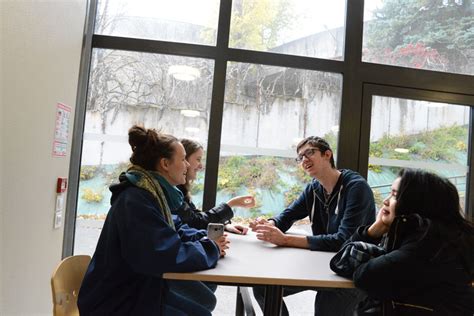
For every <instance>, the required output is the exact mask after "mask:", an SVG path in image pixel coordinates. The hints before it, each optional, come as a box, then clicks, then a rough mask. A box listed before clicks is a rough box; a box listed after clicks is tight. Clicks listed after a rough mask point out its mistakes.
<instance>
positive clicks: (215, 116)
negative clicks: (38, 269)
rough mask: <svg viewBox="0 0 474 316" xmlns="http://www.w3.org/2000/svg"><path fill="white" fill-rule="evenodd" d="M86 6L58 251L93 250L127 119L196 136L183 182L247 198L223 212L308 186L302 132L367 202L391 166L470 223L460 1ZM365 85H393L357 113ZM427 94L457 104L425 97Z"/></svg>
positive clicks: (466, 20) (466, 7)
mask: <svg viewBox="0 0 474 316" xmlns="http://www.w3.org/2000/svg"><path fill="white" fill-rule="evenodd" d="M91 7H92V9H91V12H96V14H95V16H91V17H90V21H89V23H88V27H89V32H88V34H87V40H86V42H85V43H86V47H85V50H84V59H83V61H84V63H85V64H87V65H88V67H89V68H87V67H85V68H84V69H86V68H87V71H84V72H83V73H82V74H81V76H82V82H84V84H83V89H81V91H80V93H81V98H82V100H83V102H82V101H81V102H82V103H80V104H79V106H78V109H79V110H78V112H77V115H76V124H75V136H74V138H75V140H76V141H75V142H74V147H73V148H72V157H73V158H72V161H73V164H72V166H71V174H70V189H69V193H68V194H69V195H68V218H69V220H67V222H68V223H69V225H67V226H66V232H65V234H66V236H67V237H68V236H70V237H68V238H69V239H68V238H66V244H65V250H64V254H65V255H69V254H71V253H72V252H73V250H74V252H76V253H92V252H93V250H94V248H95V245H96V242H97V237H98V234H99V233H100V229H101V227H102V224H103V219H104V218H105V216H106V214H107V212H108V209H109V198H110V193H109V190H108V186H109V185H110V184H111V183H112V182H115V181H117V176H118V174H119V173H120V172H122V171H124V169H125V168H126V164H127V162H128V158H129V156H130V148H129V145H128V143H127V131H128V129H129V128H130V126H131V125H133V124H136V123H139V124H144V125H145V126H146V127H151V128H157V129H161V130H162V131H163V132H165V133H170V134H173V135H175V136H177V137H186V138H191V139H195V140H198V141H199V142H201V143H202V144H203V145H204V148H205V150H206V155H205V158H206V168H205V171H204V172H202V173H201V174H199V178H198V180H197V181H196V183H195V185H194V188H193V191H192V194H193V201H194V202H195V203H196V204H197V205H198V206H199V207H203V208H207V207H212V206H214V205H215V204H216V203H218V202H221V201H226V200H227V199H228V198H229V197H231V196H233V195H236V194H244V193H251V194H254V195H255V196H256V197H257V207H255V208H254V209H251V210H249V211H247V210H245V211H244V210H236V211H237V215H238V217H247V218H248V217H253V216H257V215H260V214H264V215H271V214H276V213H279V212H280V211H281V210H282V209H283V208H284V207H285V206H286V205H288V204H289V203H290V202H291V201H292V200H293V199H294V198H295V197H296V196H297V195H298V194H299V192H300V190H301V188H302V187H303V186H304V184H305V183H307V181H308V180H309V179H308V178H307V177H306V176H305V174H304V173H303V172H302V170H301V169H300V168H298V166H297V165H296V164H295V163H294V160H293V158H294V156H295V145H296V143H297V142H298V141H299V140H301V139H302V138H303V137H305V136H310V135H317V136H322V137H325V138H326V139H327V140H328V141H329V142H330V144H331V146H332V147H333V148H334V149H335V154H336V158H337V161H336V163H337V165H338V167H339V168H350V169H354V170H356V171H359V172H360V173H361V174H362V175H363V176H367V177H368V180H369V183H370V184H371V185H372V187H373V188H374V190H376V192H377V193H376V194H377V197H378V198H379V200H380V198H381V197H383V195H384V194H385V191H384V190H385V189H384V188H385V186H386V185H387V184H389V183H390V181H391V180H392V179H393V177H394V176H395V174H396V172H397V170H398V168H400V167H405V166H411V167H419V168H425V169H430V170H435V171H436V172H439V173H441V174H443V175H445V176H448V177H449V178H450V179H451V180H452V181H453V182H454V183H456V185H457V188H458V190H459V192H460V194H461V196H463V197H465V199H463V203H464V204H463V205H464V207H465V210H466V213H467V216H470V217H472V214H473V212H472V207H473V206H472V205H473V203H472V202H471V200H472V196H473V193H472V191H473V189H472V188H471V187H472V185H471V186H470V185H469V184H470V183H474V172H472V170H471V165H472V164H471V155H472V145H471V134H472V128H471V120H472V118H471V116H470V112H471V108H470V106H472V105H474V91H473V87H474V76H473V75H474V70H473V69H474V68H473V66H474V54H473V52H474V46H473V45H474V32H473V27H474V20H473V19H472V16H473V13H474V11H473V8H474V4H473V2H472V1H457V0H456V1H454V0H449V1H446V0H433V1H419V0H406V1H395V0H366V1H364V0H345V1H344V0H337V1H319V0H318V1H316V0H307V1H303V0H232V1H231V0H220V1H219V0H203V1H195V0H179V1H178V0H176V1H168V0H166V1H164V0H163V1H156V0H117V1H116V0H98V1H95V0H92V1H91ZM362 17H363V18H362ZM367 84H371V85H378V86H381V87H384V88H386V89H389V88H390V89H392V90H393V91H392V92H391V93H390V94H389V95H385V94H377V93H373V94H372V95H371V96H370V100H369V104H370V106H369V107H366V106H365V104H364V102H366V99H367V94H366V91H365V90H364V86H365V85H367ZM400 89H410V90H413V91H425V92H424V93H425V94H426V98H423V97H421V98H416V97H413V98H412V97H410V96H407V95H405V94H403V93H402V92H400V91H402V90H400ZM435 93H444V94H446V95H457V96H459V100H461V99H462V101H459V102H458V101H457V100H458V99H452V100H451V99H449V98H448V99H443V98H440V99H439V100H434V99H433V98H431V97H430V94H435ZM420 100H429V102H428V101H420ZM366 108H370V111H366ZM366 112H369V113H366ZM366 117H369V119H367V120H366ZM370 118H372V119H371V120H370ZM77 157H81V160H80V161H79V158H77ZM74 159H77V161H74ZM237 220H238V219H237ZM74 224H76V225H74ZM73 237H75V241H74V238H73Z"/></svg>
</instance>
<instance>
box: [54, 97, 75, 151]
mask: <svg viewBox="0 0 474 316" xmlns="http://www.w3.org/2000/svg"><path fill="white" fill-rule="evenodd" d="M70 117H71V107H69V106H67V105H65V104H62V103H58V104H57V106H56V126H55V127H54V140H53V157H65V156H66V150H67V141H68V135H69V118H70Z"/></svg>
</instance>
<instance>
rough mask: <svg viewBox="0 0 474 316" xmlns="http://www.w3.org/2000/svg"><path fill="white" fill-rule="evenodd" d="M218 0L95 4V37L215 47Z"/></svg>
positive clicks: (103, 1)
mask: <svg viewBox="0 0 474 316" xmlns="http://www.w3.org/2000/svg"><path fill="white" fill-rule="evenodd" d="M218 9H219V0H199V1H196V0H172V1H170V0H134V1H130V0H99V5H98V12H97V17H96V24H95V26H96V27H95V33H96V34H103V35H111V36H123V37H131V38H143V39H151V40H161V41H173V42H185V43H195V44H204V45H215V44H216V36H217V19H218Z"/></svg>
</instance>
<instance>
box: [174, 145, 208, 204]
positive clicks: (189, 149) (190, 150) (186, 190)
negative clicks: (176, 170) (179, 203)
mask: <svg viewBox="0 0 474 316" xmlns="http://www.w3.org/2000/svg"><path fill="white" fill-rule="evenodd" d="M181 144H183V147H184V150H185V151H186V160H188V158H189V157H190V156H191V155H192V154H194V153H195V152H196V151H198V150H199V149H203V150H204V148H203V146H202V145H201V144H200V143H198V142H196V141H194V140H191V139H187V138H182V139H181ZM178 187H179V188H180V189H181V191H182V192H183V194H184V196H185V197H186V199H187V200H188V201H191V183H190V181H189V180H188V177H186V183H185V184H183V185H179V186H178Z"/></svg>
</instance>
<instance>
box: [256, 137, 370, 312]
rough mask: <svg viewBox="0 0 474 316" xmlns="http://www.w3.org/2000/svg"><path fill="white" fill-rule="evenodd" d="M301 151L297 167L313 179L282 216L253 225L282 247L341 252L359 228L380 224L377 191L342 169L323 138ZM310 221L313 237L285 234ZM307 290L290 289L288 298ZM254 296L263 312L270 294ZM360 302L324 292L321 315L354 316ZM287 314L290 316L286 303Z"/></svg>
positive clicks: (318, 305)
mask: <svg viewBox="0 0 474 316" xmlns="http://www.w3.org/2000/svg"><path fill="white" fill-rule="evenodd" d="M296 152H297V154H298V156H297V157H296V162H298V163H299V165H300V166H301V168H303V170H304V171H305V172H306V173H307V174H308V175H309V176H311V177H312V178H313V180H312V181H311V182H310V183H309V184H308V185H307V186H306V188H305V189H304V191H303V192H302V193H301V194H300V196H299V197H298V198H297V199H296V200H295V201H294V202H293V203H291V204H290V205H289V206H288V208H286V209H285V210H284V211H283V212H282V213H281V214H279V215H278V216H275V217H273V218H270V219H268V220H267V219H264V218H257V219H256V220H254V221H253V222H252V223H250V225H249V226H250V228H251V229H252V230H253V231H255V232H256V233H257V238H258V239H259V240H263V241H266V242H270V243H272V244H275V245H278V246H282V247H297V248H306V249H310V250H318V251H332V252H337V251H339V249H340V248H341V246H342V245H343V244H344V242H345V241H346V240H348V239H349V238H350V237H351V236H352V234H353V233H354V232H355V230H356V229H357V227H359V226H361V225H369V224H372V223H373V222H374V221H375V212H376V209H375V202H374V196H373V193H372V190H371V188H370V187H369V185H368V183H367V181H365V179H364V178H363V177H362V176H361V175H359V174H358V173H356V172H354V171H351V170H348V169H340V170H339V169H337V168H336V165H335V163H334V156H333V151H332V149H331V147H330V146H329V144H328V142H327V141H325V140H324V139H323V138H320V137H317V136H310V137H307V138H305V139H303V140H302V141H301V142H300V143H299V144H298V145H297V147H296ZM305 217H309V219H310V221H311V229H312V235H311V236H302V235H290V234H285V232H286V231H287V230H288V229H289V228H290V227H291V226H292V225H293V223H294V222H295V221H297V220H300V219H303V218H305ZM303 290H306V289H302V288H294V287H292V288H285V289H284V292H283V295H284V296H287V295H291V294H295V293H298V292H301V291H303ZM254 296H255V298H256V299H257V301H258V303H259V304H260V306H261V307H262V306H263V304H264V297H265V289H264V288H263V287H254ZM360 299H362V297H361V294H360V292H358V291H357V290H318V293H317V295H316V300H315V305H314V307H315V315H338V316H339V315H352V312H353V310H354V308H355V306H356V304H357V303H358V301H359V300H360ZM282 315H288V310H287V308H286V306H285V304H284V302H283V304H282Z"/></svg>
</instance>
